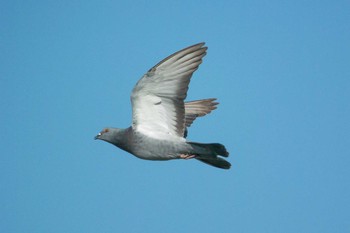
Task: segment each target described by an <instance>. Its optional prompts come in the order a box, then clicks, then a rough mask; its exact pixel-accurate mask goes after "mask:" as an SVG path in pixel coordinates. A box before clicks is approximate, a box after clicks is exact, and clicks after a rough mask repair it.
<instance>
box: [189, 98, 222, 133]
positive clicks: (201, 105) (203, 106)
mask: <svg viewBox="0 0 350 233" xmlns="http://www.w3.org/2000/svg"><path fill="white" fill-rule="evenodd" d="M215 100H216V99H215V98H210V99H204V100H195V101H189V102H185V125H186V127H190V126H191V124H192V123H193V121H194V120H195V119H196V118H197V117H202V116H205V115H207V114H209V113H210V112H211V111H213V110H215V109H216V108H217V106H216V105H218V104H219V103H218V102H215Z"/></svg>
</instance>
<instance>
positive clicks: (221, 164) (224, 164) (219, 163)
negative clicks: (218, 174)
mask: <svg viewBox="0 0 350 233" xmlns="http://www.w3.org/2000/svg"><path fill="white" fill-rule="evenodd" d="M196 159H197V160H199V161H201V162H203V163H206V164H209V165H211V166H214V167H217V168H222V169H230V167H231V163H229V162H228V161H226V160H224V159H222V158H220V157H217V158H216V159H203V158H196Z"/></svg>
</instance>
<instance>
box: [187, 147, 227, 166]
mask: <svg viewBox="0 0 350 233" xmlns="http://www.w3.org/2000/svg"><path fill="white" fill-rule="evenodd" d="M188 144H190V145H191V146H192V148H193V152H192V153H193V154H195V155H196V157H195V158H196V159H197V160H199V161H201V162H203V163H206V164H209V165H211V166H214V167H218V168H222V169H230V167H231V164H230V163H229V162H228V161H226V160H225V159H223V158H220V157H218V155H220V156H223V157H228V155H229V153H228V151H227V150H226V148H225V146H224V145H222V144H220V143H197V142H188Z"/></svg>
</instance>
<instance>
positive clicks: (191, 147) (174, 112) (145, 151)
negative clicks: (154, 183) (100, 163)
mask: <svg viewBox="0 0 350 233" xmlns="http://www.w3.org/2000/svg"><path fill="white" fill-rule="evenodd" d="M204 44H205V43H199V44H195V45H192V46H190V47H187V48H185V49H182V50H180V51H178V52H176V53H174V54H172V55H170V56H169V57H167V58H165V59H163V60H162V61H161V62H159V63H158V64H157V65H155V66H154V67H153V68H151V69H150V70H148V72H147V73H146V74H145V75H143V77H142V78H141V79H140V80H139V81H138V82H137V84H136V85H135V87H134V89H133V90H132V93H131V103H132V125H131V126H130V127H129V128H126V129H119V128H105V129H103V130H102V131H101V132H100V133H99V134H98V135H97V136H96V137H95V139H100V140H103V141H106V142H109V143H111V144H113V145H115V146H117V147H119V148H120V149H122V150H125V151H127V152H129V153H131V154H133V155H135V156H136V157H138V158H141V159H146V160H170V159H191V158H195V159H197V160H199V161H202V162H204V163H206V164H209V165H212V166H214V167H218V168H223V169H229V168H230V166H231V164H230V163H229V162H228V161H226V160H225V159H223V158H221V157H220V156H222V157H228V155H229V153H228V152H227V150H226V148H225V146H224V145H222V144H220V143H198V142H191V141H187V140H186V136H187V127H189V126H190V125H191V124H192V122H193V121H194V120H195V119H196V118H197V117H201V116H204V115H206V114H208V113H210V112H211V111H212V110H214V109H216V105H217V104H218V103H216V102H215V100H216V99H214V98H211V99H204V100H197V101H190V102H184V100H185V98H186V96H187V90H188V85H189V83H190V79H191V77H192V74H193V72H194V71H196V70H197V69H198V66H199V65H200V64H201V63H202V58H203V57H204V56H205V55H206V50H207V47H205V46H204Z"/></svg>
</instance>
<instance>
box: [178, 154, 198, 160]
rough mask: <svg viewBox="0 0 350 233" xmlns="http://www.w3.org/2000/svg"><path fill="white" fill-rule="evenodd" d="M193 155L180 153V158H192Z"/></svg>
mask: <svg viewBox="0 0 350 233" xmlns="http://www.w3.org/2000/svg"><path fill="white" fill-rule="evenodd" d="M194 157H196V156H195V155H187V154H180V159H193V158H194Z"/></svg>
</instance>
